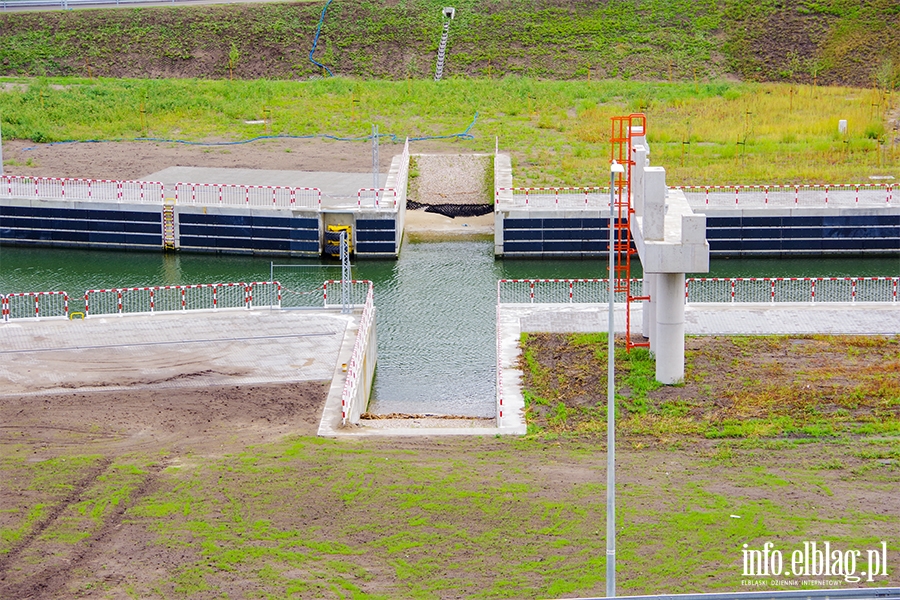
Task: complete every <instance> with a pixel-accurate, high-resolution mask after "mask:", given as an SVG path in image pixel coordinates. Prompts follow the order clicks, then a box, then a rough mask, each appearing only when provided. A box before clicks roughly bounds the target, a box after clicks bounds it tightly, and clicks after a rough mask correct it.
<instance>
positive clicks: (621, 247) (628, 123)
mask: <svg viewBox="0 0 900 600" xmlns="http://www.w3.org/2000/svg"><path fill="white" fill-rule="evenodd" d="M645 135H647V116H646V115H644V114H643V113H635V114H630V115H627V116H621V117H613V118H612V135H611V137H610V143H611V144H612V152H611V156H610V162H612V161H613V160H614V161H616V162H618V163H619V164H621V165H623V166H624V167H625V177H624V178H622V177H620V178H619V179H618V181H617V182H616V191H615V206H614V207H613V210H614V211H616V214H615V241H614V248H613V249H612V251H613V252H615V253H616V254H615V273H610V274H609V276H610V277H614V278H615V288H614V289H615V291H616V294H625V298H626V300H627V301H626V307H625V332H626V338H625V339H626V342H625V343H626V346H625V347H626V349H627V350H628V351H629V352H630V351H631V349H632V348H634V347H638V346H643V347H649V346H650V343H649V342H635V341H634V340H633V339H632V337H631V303H632V302H637V301H641V300H649V299H650V297H649V296H635V295H633V288H634V286H635V282H634V280H633V279H632V278H631V259H632V256H634V255H636V254H637V250H636V249H635V247H634V244H633V243H632V239H631V227H630V223H631V219H632V216H633V215H634V208H633V207H632V205H631V173H632V170H633V167H634V158H633V144H632V140H633V139H634V138H635V137H643V136H645Z"/></svg>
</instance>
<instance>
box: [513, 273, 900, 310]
mask: <svg viewBox="0 0 900 600" xmlns="http://www.w3.org/2000/svg"><path fill="white" fill-rule="evenodd" d="M631 286H632V287H631V295H632V296H641V295H643V291H642V290H643V281H642V280H640V279H635V280H632V284H631ZM898 288H900V277H699V278H694V277H692V278H688V279H686V280H685V286H684V298H685V303H700V302H714V303H731V302H768V303H773V302H851V303H852V302H898ZM608 294H609V283H608V280H606V279H501V280H500V281H498V282H497V304H566V303H603V302H608V301H609V295H608ZM616 301H617V302H625V294H624V293H617V294H616Z"/></svg>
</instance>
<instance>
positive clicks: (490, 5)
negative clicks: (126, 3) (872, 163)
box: [0, 0, 900, 87]
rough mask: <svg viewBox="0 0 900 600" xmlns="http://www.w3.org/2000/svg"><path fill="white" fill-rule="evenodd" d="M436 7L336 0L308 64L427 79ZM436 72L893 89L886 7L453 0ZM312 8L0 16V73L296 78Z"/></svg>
mask: <svg viewBox="0 0 900 600" xmlns="http://www.w3.org/2000/svg"><path fill="white" fill-rule="evenodd" d="M443 4H444V2H443V0H398V1H396V2H376V1H374V0H339V1H337V2H333V3H332V4H331V5H330V6H329V8H328V11H327V13H326V15H325V18H324V21H323V24H322V33H321V37H320V39H319V43H318V47H317V51H316V55H315V56H316V59H317V60H318V61H320V62H321V63H323V64H325V65H328V66H329V67H330V68H331V70H332V71H333V72H334V73H336V74H340V75H344V76H349V77H361V78H387V79H403V78H407V77H411V78H428V77H430V76H431V74H432V73H433V70H434V59H435V54H436V50H437V44H438V40H439V38H440V31H441V19H440V10H441V7H442V6H443ZM454 4H455V5H456V8H457V18H456V20H455V21H454V23H453V28H452V33H451V41H450V49H449V54H448V58H447V64H446V67H445V76H448V77H454V76H456V77H460V76H462V77H502V76H506V75H522V76H528V77H537V78H549V79H588V78H606V77H617V78H623V79H628V78H639V79H665V80H682V79H688V80H693V79H698V78H700V79H703V78H721V77H722V76H725V75H734V76H737V77H740V78H743V79H753V80H777V81H782V80H784V81H801V82H812V81H813V80H815V81H816V82H817V83H823V84H830V83H840V84H850V85H857V86H870V85H872V84H873V83H877V84H878V85H880V86H881V87H892V86H895V85H897V83H898V81H900V37H898V36H896V35H894V34H893V33H892V32H896V31H897V30H898V29H900V5H898V4H897V3H896V2H895V1H894V0H872V1H870V2H857V1H855V0H819V1H815V0H761V1H759V0H697V1H694V0H670V1H662V0H636V1H635V0H607V1H605V2H589V1H586V0H581V1H576V2H572V1H570V0H531V1H529V2H519V1H515V2H514V1H512V0H458V1H457V2H455V3H454ZM322 8H323V3H322V2H296V3H284V4H281V3H271V4H270V3H264V4H234V5H211V6H182V7H159V8H128V9H118V10H80V11H70V12H61V11H59V12H40V13H27V12H23V13H4V14H2V15H0V74H4V75H31V76H36V75H51V76H55V75H82V76H97V75H99V76H112V77H138V78H145V77H202V78H229V77H238V78H245V79H251V78H260V77H268V78H307V77H309V76H315V75H319V74H320V73H321V71H320V69H319V68H318V67H316V66H315V65H314V64H313V63H312V62H310V61H309V59H308V55H309V51H310V49H311V48H312V43H313V38H314V36H315V31H316V27H317V25H318V22H319V17H320V16H321V11H322Z"/></svg>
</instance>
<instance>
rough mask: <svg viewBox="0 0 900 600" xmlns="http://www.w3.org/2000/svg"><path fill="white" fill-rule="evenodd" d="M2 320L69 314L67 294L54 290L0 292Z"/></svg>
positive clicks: (65, 315)
mask: <svg viewBox="0 0 900 600" xmlns="http://www.w3.org/2000/svg"><path fill="white" fill-rule="evenodd" d="M0 315H2V319H3V322H7V321H9V320H10V319H17V318H29V317H30V318H36V319H40V318H53V317H62V318H64V319H65V318H66V317H68V316H69V294H67V293H66V292H62V291H55V292H16V293H14V294H5V295H4V294H0Z"/></svg>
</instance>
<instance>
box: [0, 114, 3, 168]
mask: <svg viewBox="0 0 900 600" xmlns="http://www.w3.org/2000/svg"><path fill="white" fill-rule="evenodd" d="M0 175H3V119H2V118H0Z"/></svg>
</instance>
